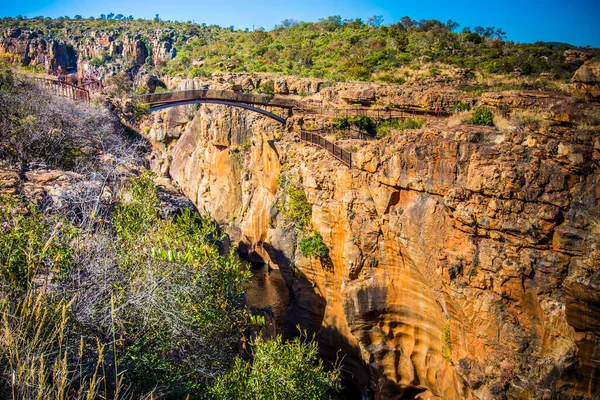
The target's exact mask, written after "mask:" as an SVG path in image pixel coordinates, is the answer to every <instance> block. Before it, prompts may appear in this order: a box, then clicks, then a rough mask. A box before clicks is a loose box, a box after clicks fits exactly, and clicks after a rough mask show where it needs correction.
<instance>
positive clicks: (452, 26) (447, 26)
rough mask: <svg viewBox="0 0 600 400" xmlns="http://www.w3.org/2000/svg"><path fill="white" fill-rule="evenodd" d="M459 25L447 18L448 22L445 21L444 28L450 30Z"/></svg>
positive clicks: (455, 28)
mask: <svg viewBox="0 0 600 400" xmlns="http://www.w3.org/2000/svg"><path fill="white" fill-rule="evenodd" d="M459 26H460V25H459V24H458V23H456V22H454V21H452V20H451V19H449V20H448V22H446V28H448V30H449V31H450V32H453V31H455V30H457V29H458V27H459Z"/></svg>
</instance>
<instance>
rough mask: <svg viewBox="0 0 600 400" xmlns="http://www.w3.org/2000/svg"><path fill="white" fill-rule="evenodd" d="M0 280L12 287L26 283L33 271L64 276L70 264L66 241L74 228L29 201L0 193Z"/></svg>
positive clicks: (72, 233)
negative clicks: (20, 202)
mask: <svg viewBox="0 0 600 400" xmlns="http://www.w3.org/2000/svg"><path fill="white" fill-rule="evenodd" d="M0 200H1V203H2V207H1V208H0V282H2V283H5V284H8V285H9V286H11V287H12V288H14V289H26V288H27V287H29V285H30V283H31V281H32V279H33V277H34V275H35V274H36V273H37V272H42V271H43V272H44V273H46V274H55V275H54V276H55V278H56V279H61V278H63V279H64V278H65V275H66V274H67V271H68V270H69V269H70V268H71V267H72V263H73V251H74V249H73V248H72V247H71V246H70V244H69V241H70V239H71V238H72V237H73V235H74V234H75V232H76V231H75V229H74V228H72V227H70V226H69V224H68V223H66V222H65V221H62V220H61V219H59V218H47V217H45V216H44V215H43V214H42V213H40V212H39V211H38V210H37V207H35V205H30V206H29V210H28V213H27V214H23V213H22V210H23V208H27V206H26V205H24V204H19V203H18V202H17V201H15V200H14V199H12V198H10V197H8V196H1V197H0Z"/></svg>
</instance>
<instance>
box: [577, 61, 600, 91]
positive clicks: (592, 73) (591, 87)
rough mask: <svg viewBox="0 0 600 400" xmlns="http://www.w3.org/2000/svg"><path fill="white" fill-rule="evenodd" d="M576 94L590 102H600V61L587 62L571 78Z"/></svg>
mask: <svg viewBox="0 0 600 400" xmlns="http://www.w3.org/2000/svg"><path fill="white" fill-rule="evenodd" d="M571 83H572V84H573V85H574V92H575V94H579V95H582V96H585V97H586V98H587V99H588V100H594V101H598V100H600V61H595V60H594V61H587V62H586V63H584V64H583V65H582V66H581V67H579V69H578V70H577V71H575V75H573V78H571Z"/></svg>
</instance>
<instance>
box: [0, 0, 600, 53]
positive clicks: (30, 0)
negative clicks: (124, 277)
mask: <svg viewBox="0 0 600 400" xmlns="http://www.w3.org/2000/svg"><path fill="white" fill-rule="evenodd" d="M2 3H4V4H2V7H1V8H0V16H16V15H18V14H21V15H26V16H29V17H33V16H36V15H43V16H50V17H58V16H62V15H68V16H71V17H72V16H74V15H76V14H80V15H82V16H84V17H89V16H95V17H97V16H99V15H100V14H108V13H110V12H113V13H115V14H124V15H126V16H127V15H133V16H134V17H136V18H139V17H144V18H152V17H154V15H155V14H159V15H160V17H161V18H162V19H171V20H180V21H187V20H193V21H194V22H197V23H202V22H206V23H207V24H217V25H221V26H230V25H233V26H235V27H236V28H250V29H252V28H253V27H256V28H258V27H264V28H266V29H271V28H272V27H273V26H274V25H275V24H277V23H279V22H281V21H282V20H284V19H286V18H290V19H295V20H299V21H317V20H318V19H319V18H323V17H327V16H329V15H341V16H342V18H356V17H360V18H363V20H367V19H368V18H369V17H370V16H373V15H383V17H384V23H393V22H396V21H398V19H399V18H400V17H402V16H404V15H408V16H410V17H411V18H413V19H417V20H418V19H423V18H425V19H431V18H434V19H439V20H441V21H447V20H449V19H452V20H454V21H455V22H458V23H459V24H460V28H459V29H462V27H465V26H470V27H473V26H476V25H481V26H496V27H498V28H502V29H503V30H504V31H506V32H507V34H508V39H509V40H514V41H518V42H535V41H538V40H543V41H548V42H550V41H556V42H567V43H571V44H574V45H579V46H585V45H588V44H589V45H591V46H593V47H600V21H598V17H599V16H600V0H571V1H565V0H545V1H528V0H521V1H517V0H506V1H502V0H499V1H482V0H479V1H473V0H446V1H437V0H432V1H419V0H412V1H404V0H379V1H366V0H356V1H340V0H307V1H298V0H280V1H264V0H246V1H241V0H233V1H227V0H211V1H205V0H160V1H159V0H146V1H143V2H142V1H133V0H129V1H127V0H125V1H123V0H104V1H94V2H89V1H82V0H77V1H75V0H21V1H8V0H2Z"/></svg>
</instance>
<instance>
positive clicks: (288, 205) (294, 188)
mask: <svg viewBox="0 0 600 400" xmlns="http://www.w3.org/2000/svg"><path fill="white" fill-rule="evenodd" d="M276 182H277V184H278V185H279V187H280V188H281V190H282V192H283V196H282V199H281V201H280V202H279V205H278V207H279V211H280V212H281V213H282V214H283V217H284V219H285V220H286V221H288V222H292V223H294V224H295V225H296V227H298V228H299V229H302V230H303V229H305V228H306V227H307V226H309V225H310V224H311V217H312V205H311V204H310V203H309V202H308V200H307V199H306V194H305V193H304V190H302V187H300V185H299V184H298V183H295V182H291V181H290V180H289V179H288V178H287V177H286V176H285V175H283V174H280V175H279V176H278V177H277V180H276Z"/></svg>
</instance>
